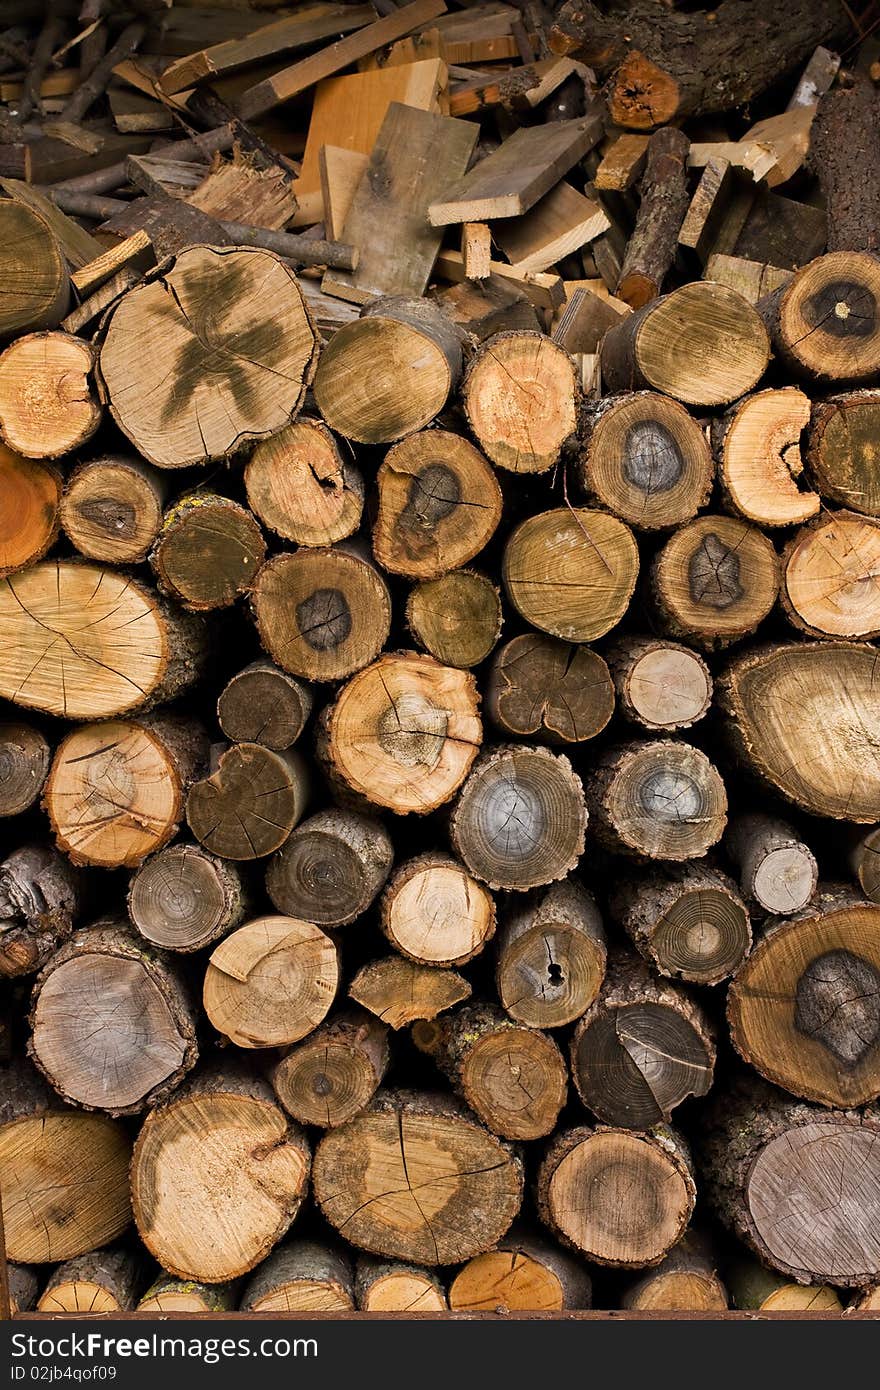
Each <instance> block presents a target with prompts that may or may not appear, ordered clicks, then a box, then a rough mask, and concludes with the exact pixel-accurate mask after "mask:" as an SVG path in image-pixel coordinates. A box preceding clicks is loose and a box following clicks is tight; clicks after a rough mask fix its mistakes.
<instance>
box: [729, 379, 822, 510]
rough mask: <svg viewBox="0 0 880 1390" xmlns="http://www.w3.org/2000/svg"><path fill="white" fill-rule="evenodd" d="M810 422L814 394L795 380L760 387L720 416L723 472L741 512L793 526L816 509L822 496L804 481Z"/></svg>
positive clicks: (732, 505) (733, 506)
mask: <svg viewBox="0 0 880 1390" xmlns="http://www.w3.org/2000/svg"><path fill="white" fill-rule="evenodd" d="M809 423H810V402H809V399H808V398H807V396H805V395H804V393H803V391H799V390H798V389H797V388H796V387H794V386H784V387H783V388H782V389H781V390H773V391H757V392H756V393H755V394H754V395H753V396H747V397H746V399H745V400H744V401H740V402H739V403H738V404H737V405H735V406H734V407H733V408H732V409H731V410H730V411H728V413H727V414H726V415H725V416H724V417H723V418H722V419H721V420H719V421H717V422H716V424H715V426H714V427H713V441H714V444H715V449H716V453H717V455H718V477H719V480H720V483H721V488H722V491H723V494H724V498H725V501H726V502H727V504H728V505H729V507H730V508H731V509H732V510H733V511H734V512H736V514H737V516H741V517H743V518H744V519H745V520H746V521H753V522H756V523H757V524H758V525H759V526H792V525H795V524H798V523H800V522H804V521H809V519H810V517H813V516H816V515H817V513H818V511H819V507H820V505H821V501H820V498H819V496H818V495H817V494H816V493H815V492H811V491H810V490H809V487H805V486H804V485H803V484H804V463H803V459H802V457H801V450H800V438H801V434H802V433H803V431H804V429H805V428H806V427H807V425H808V424H809Z"/></svg>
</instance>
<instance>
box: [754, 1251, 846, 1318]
mask: <svg viewBox="0 0 880 1390" xmlns="http://www.w3.org/2000/svg"><path fill="white" fill-rule="evenodd" d="M726 1278H727V1282H728V1284H729V1286H730V1291H731V1294H732V1295H733V1303H734V1306H735V1307H736V1308H753V1309H755V1310H757V1311H760V1312H763V1313H781V1312H795V1311H802V1312H812V1313H814V1314H816V1313H819V1314H821V1313H825V1312H842V1311H843V1304H842V1303H841V1301H840V1298H839V1296H838V1294H837V1292H836V1290H834V1289H832V1288H830V1287H829V1286H828V1285H827V1284H806V1285H804V1284H791V1283H789V1282H788V1280H786V1279H785V1278H783V1276H782V1275H781V1274H775V1273H774V1272H773V1270H770V1269H767V1267H766V1266H765V1265H762V1264H758V1262H757V1260H755V1261H754V1262H752V1261H749V1260H737V1262H736V1264H734V1265H733V1266H732V1267H731V1268H730V1269H729V1270H728V1271H726ZM850 1307H866V1308H869V1307H871V1304H870V1303H863V1304H859V1303H856V1304H850Z"/></svg>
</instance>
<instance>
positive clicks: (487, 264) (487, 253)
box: [461, 222, 492, 280]
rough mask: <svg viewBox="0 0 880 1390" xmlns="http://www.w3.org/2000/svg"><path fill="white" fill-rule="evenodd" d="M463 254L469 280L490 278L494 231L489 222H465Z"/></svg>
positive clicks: (462, 240) (462, 243)
mask: <svg viewBox="0 0 880 1390" xmlns="http://www.w3.org/2000/svg"><path fill="white" fill-rule="evenodd" d="M461 254H462V256H463V257H464V273H465V276H466V278H467V279H468V280H488V278H489V276H490V275H491V273H492V231H491V228H490V227H489V224H488V222H464V223H463V224H462V228H461Z"/></svg>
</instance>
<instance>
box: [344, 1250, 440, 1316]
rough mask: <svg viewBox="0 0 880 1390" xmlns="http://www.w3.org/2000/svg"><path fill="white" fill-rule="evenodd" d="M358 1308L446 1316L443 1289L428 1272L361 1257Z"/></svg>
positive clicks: (356, 1292)
mask: <svg viewBox="0 0 880 1390" xmlns="http://www.w3.org/2000/svg"><path fill="white" fill-rule="evenodd" d="M355 1294H356V1297H357V1306H358V1307H359V1308H360V1310H361V1312H363V1313H443V1312H445V1311H446V1308H447V1306H448V1305H447V1303H446V1294H445V1293H444V1291H443V1285H442V1284H441V1283H440V1280H439V1279H438V1278H437V1276H436V1274H433V1273H432V1272H431V1271H430V1270H428V1269H420V1268H419V1267H418V1265H411V1264H405V1263H404V1262H403V1261H401V1260H377V1259H373V1258H371V1257H370V1256H369V1255H361V1256H360V1257H359V1259H358V1262H357V1265H356V1268H355Z"/></svg>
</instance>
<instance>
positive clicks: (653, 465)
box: [577, 320, 713, 531]
mask: <svg viewBox="0 0 880 1390" xmlns="http://www.w3.org/2000/svg"><path fill="white" fill-rule="evenodd" d="M615 321H616V320H615ZM577 468H578V478H579V481H580V484H581V486H582V487H583V489H584V491H585V492H586V493H588V494H589V495H590V496H593V497H595V498H596V499H597V500H598V501H599V502H600V503H601V504H602V505H603V506H605V507H607V508H609V510H611V511H613V512H614V513H615V514H616V515H617V516H619V517H621V518H622V519H623V520H624V521H627V522H629V524H630V525H631V526H637V527H639V528H640V529H642V530H646V531H652V530H657V529H661V528H666V527H670V526H678V525H680V524H681V523H682V522H683V521H690V519H691V517H693V516H696V514H697V512H698V511H699V509H700V508H701V507H703V506H705V505H706V502H707V501H708V500H709V493H710V490H711V487H712V477H713V468H712V454H711V451H710V449H709V444H708V442H707V439H706V436H705V434H704V432H703V430H702V429H701V428H700V426H699V425H698V424H697V421H696V420H694V419H693V418H692V417H691V416H690V415H689V414H688V412H687V411H686V410H685V408H684V406H683V405H679V404H678V402H677V401H672V400H669V398H668V397H667V396H661V395H659V394H658V393H657V392H656V391H635V392H632V393H628V394H625V395H618V396H612V397H610V398H607V399H605V400H603V401H601V402H600V403H599V405H598V406H597V407H596V408H595V410H594V411H593V412H592V414H591V415H589V416H588V417H587V422H586V429H585V431H584V432H583V433H582V435H581V448H580V451H579V455H578V464H577Z"/></svg>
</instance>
